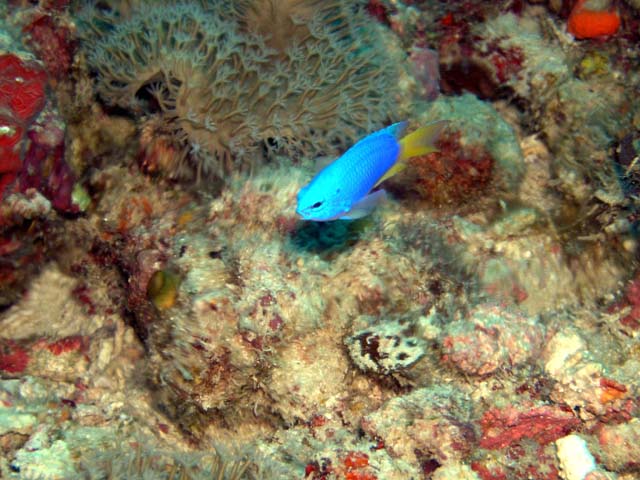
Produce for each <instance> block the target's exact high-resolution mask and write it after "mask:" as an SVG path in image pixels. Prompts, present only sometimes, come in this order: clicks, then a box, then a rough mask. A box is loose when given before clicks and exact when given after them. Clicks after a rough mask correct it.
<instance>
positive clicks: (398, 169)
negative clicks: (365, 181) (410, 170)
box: [373, 162, 407, 188]
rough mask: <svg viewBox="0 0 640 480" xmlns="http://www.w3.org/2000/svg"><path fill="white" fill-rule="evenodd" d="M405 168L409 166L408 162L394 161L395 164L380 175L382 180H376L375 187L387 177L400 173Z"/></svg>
mask: <svg viewBox="0 0 640 480" xmlns="http://www.w3.org/2000/svg"><path fill="white" fill-rule="evenodd" d="M405 168H407V164H406V163H404V162H396V163H394V164H393V166H392V167H391V168H390V169H389V170H387V171H386V172H385V174H384V175H383V176H382V177H380V180H378V181H377V182H376V184H375V185H374V186H373V188H376V187H377V186H378V185H380V184H381V183H382V182H384V181H385V180H386V179H387V178H390V177H393V176H394V175H395V174H397V173H400V172H401V171H403V170H404V169H405Z"/></svg>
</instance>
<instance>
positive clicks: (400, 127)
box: [382, 121, 409, 140]
mask: <svg viewBox="0 0 640 480" xmlns="http://www.w3.org/2000/svg"><path fill="white" fill-rule="evenodd" d="M408 124H409V122H407V121H403V122H398V123H394V124H393V125H389V126H388V127H387V128H385V129H384V130H382V131H383V132H386V133H388V134H390V135H393V136H394V137H396V139H398V140H400V138H401V137H402V134H403V133H404V130H405V129H406V128H407V125H408Z"/></svg>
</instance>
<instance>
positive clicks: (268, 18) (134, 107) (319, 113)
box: [79, 0, 397, 178]
mask: <svg viewBox="0 0 640 480" xmlns="http://www.w3.org/2000/svg"><path fill="white" fill-rule="evenodd" d="M137 3H138V2H136V1H131V0H129V1H123V2H122V4H121V5H120V6H119V7H113V8H108V9H105V8H102V9H99V8H90V9H87V11H85V12H84V14H83V16H82V18H81V21H80V22H79V26H80V32H81V36H82V39H83V45H84V50H85V51H86V56H87V61H88V64H89V67H90V68H91V69H92V71H94V72H95V73H96V88H97V92H98V94H99V96H100V97H101V98H102V100H103V101H104V102H105V103H106V104H108V105H111V106H114V107H119V108H123V109H125V110H127V111H128V112H131V113H133V114H134V115H135V116H136V117H137V118H138V119H139V121H140V122H141V130H142V132H143V138H144V137H146V138H147V139H158V141H162V142H163V143H162V145H163V146H166V145H169V147H170V151H172V152H173V151H175V152H176V154H175V155H171V156H170V157H171V160H170V161H169V162H168V165H165V166H164V167H165V169H166V170H167V171H166V172H165V173H168V174H170V175H171V176H182V177H184V176H185V175H186V176H191V177H193V176H197V177H198V178H200V177H201V176H218V177H222V176H224V175H225V174H227V173H229V172H230V171H237V170H246V169H248V168H251V167H252V166H254V165H255V164H256V162H260V161H264V160H266V159H269V158H271V157H272V156H273V155H274V154H286V155H290V156H297V155H301V154H305V155H317V154H332V153H335V152H336V151H338V150H339V149H341V148H344V147H345V146H348V145H349V144H350V143H352V142H353V141H354V140H356V139H357V138H358V137H360V136H362V135H363V134H364V133H366V132H368V131H371V130H373V129H375V128H378V127H380V126H381V125H382V124H384V123H386V122H387V121H389V120H390V119H393V118H394V117H395V112H394V108H395V107H394V105H395V104H396V103H397V102H396V101H395V99H394V98H393V94H392V89H393V87H394V86H395V84H396V82H397V80H396V79H397V70H396V67H395V66H396V65H397V62H396V61H395V60H394V59H393V58H391V56H390V54H389V53H388V49H387V48H385V45H384V44H385V40H384V39H383V37H382V35H383V34H382V32H381V30H380V27H379V26H378V25H376V24H375V22H373V21H371V19H370V18H368V17H367V15H366V13H365V12H364V11H363V6H362V5H361V4H360V2H354V1H349V0H278V1H276V0H216V1H208V2H207V1H205V0H201V1H181V2H169V4H167V2H164V3H160V2H152V3H150V2H139V3H140V5H137ZM102 4H103V2H101V3H100V5H102ZM145 133H146V135H145ZM150 141H154V140H150Z"/></svg>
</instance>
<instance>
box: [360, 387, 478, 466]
mask: <svg viewBox="0 0 640 480" xmlns="http://www.w3.org/2000/svg"><path fill="white" fill-rule="evenodd" d="M362 428H363V429H364V430H365V432H367V434H369V435H370V436H371V437H373V438H381V439H382V440H383V441H384V444H385V446H386V449H387V451H389V453H390V454H391V455H392V456H393V457H397V458H400V459H402V460H404V461H406V462H408V463H410V464H414V465H415V464H419V463H420V462H421V461H424V460H427V459H435V460H436V461H437V462H439V463H440V464H443V463H445V462H446V461H451V460H452V459H458V460H460V459H464V458H465V457H466V456H467V455H468V454H469V452H470V448H472V445H474V444H475V441H476V432H475V430H474V427H473V425H472V423H471V403H470V399H469V397H467V395H465V394H464V393H462V392H461V391H459V390H457V389H455V388H454V387H450V386H440V387H432V388H421V389H417V390H414V391H413V392H411V393H409V394H407V395H403V396H399V397H395V398H393V399H391V400H389V401H388V402H387V403H385V404H384V405H383V406H382V407H381V408H380V409H378V410H377V411H375V412H373V413H371V414H370V415H367V416H366V417H365V418H364V419H363V422H362Z"/></svg>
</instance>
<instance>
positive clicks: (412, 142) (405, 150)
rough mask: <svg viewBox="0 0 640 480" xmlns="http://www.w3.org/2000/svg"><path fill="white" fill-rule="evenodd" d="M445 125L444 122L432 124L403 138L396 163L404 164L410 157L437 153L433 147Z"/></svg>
mask: <svg viewBox="0 0 640 480" xmlns="http://www.w3.org/2000/svg"><path fill="white" fill-rule="evenodd" d="M446 124H447V121H446V120H440V121H439V122H433V123H430V124H429V125H425V126H424V127H420V128H418V129H417V130H416V131H415V132H411V133H410V134H409V135H407V136H406V137H403V138H402V140H400V142H399V143H400V156H399V157H398V161H397V162H398V163H404V162H405V161H407V160H408V159H410V158H411V157H419V156H420V155H426V154H427V153H431V152H437V151H438V149H437V148H436V147H435V146H434V143H435V141H436V139H437V138H438V135H440V132H442V129H443V128H444V126H445V125H446Z"/></svg>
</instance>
